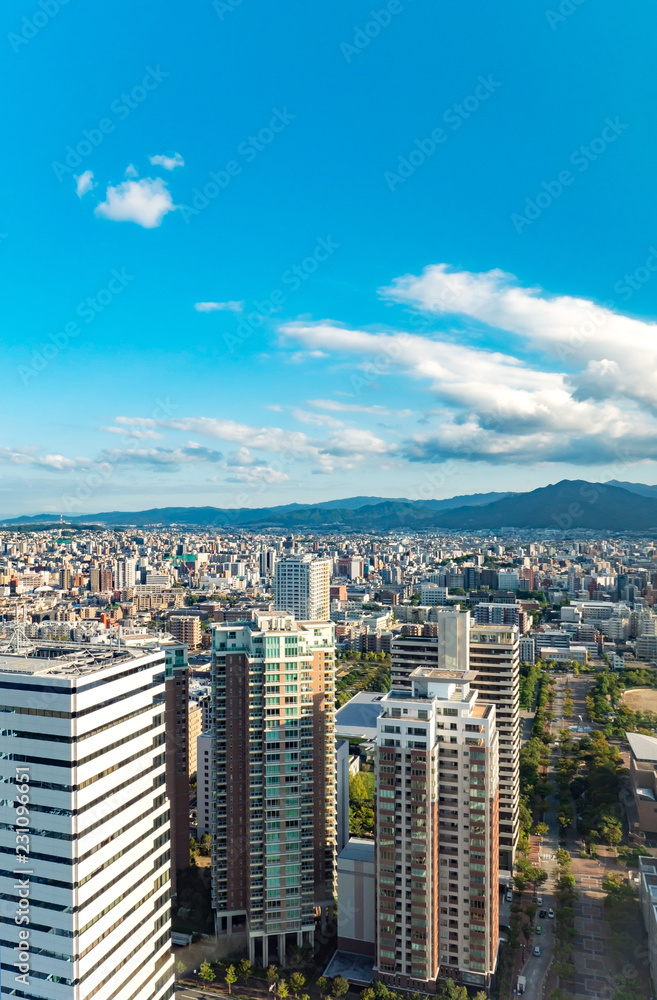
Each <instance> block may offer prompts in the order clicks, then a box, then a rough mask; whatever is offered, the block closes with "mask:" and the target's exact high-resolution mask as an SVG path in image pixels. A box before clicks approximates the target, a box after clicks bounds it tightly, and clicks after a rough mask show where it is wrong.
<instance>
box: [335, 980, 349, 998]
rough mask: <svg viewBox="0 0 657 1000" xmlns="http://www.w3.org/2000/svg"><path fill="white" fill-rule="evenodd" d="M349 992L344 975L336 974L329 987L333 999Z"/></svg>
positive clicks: (344, 995)
mask: <svg viewBox="0 0 657 1000" xmlns="http://www.w3.org/2000/svg"><path fill="white" fill-rule="evenodd" d="M348 992H349V983H348V982H347V980H346V979H345V978H344V976H336V977H335V979H334V980H333V987H332V989H331V995H332V996H334V997H335V1000H341V998H342V997H346V995H347V993H348Z"/></svg>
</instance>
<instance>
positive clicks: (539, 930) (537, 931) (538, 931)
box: [534, 924, 543, 934]
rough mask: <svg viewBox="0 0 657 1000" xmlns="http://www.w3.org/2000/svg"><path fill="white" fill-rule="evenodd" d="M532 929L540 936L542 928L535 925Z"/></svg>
mask: <svg viewBox="0 0 657 1000" xmlns="http://www.w3.org/2000/svg"><path fill="white" fill-rule="evenodd" d="M534 929H535V931H536V933H537V934H542V933H543V928H542V927H541V925H540V924H536V927H535V928H534Z"/></svg>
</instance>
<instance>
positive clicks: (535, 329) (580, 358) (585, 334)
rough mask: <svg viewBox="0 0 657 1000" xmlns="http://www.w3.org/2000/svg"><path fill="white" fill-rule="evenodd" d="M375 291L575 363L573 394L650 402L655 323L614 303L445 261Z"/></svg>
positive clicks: (654, 389)
mask: <svg viewBox="0 0 657 1000" xmlns="http://www.w3.org/2000/svg"><path fill="white" fill-rule="evenodd" d="M619 284H620V285H621V286H622V287H621V292H620V293H619V294H622V292H623V283H622V282H617V285H619ZM624 287H625V288H626V289H627V286H624ZM381 294H382V295H383V296H384V297H386V298H388V299H391V300H393V301H396V302H401V303H404V304H408V305H412V306H415V307H417V308H419V309H422V310H424V311H426V312H429V313H436V314H447V313H458V314H461V315H465V316H467V317H470V318H471V319H473V320H475V321H477V322H484V323H487V324H488V325H489V326H491V327H495V328H497V329H500V330H505V331H507V332H508V333H510V334H512V335H513V336H515V337H516V338H517V342H518V345H519V347H520V348H521V349H523V348H526V347H529V348H532V349H534V350H538V351H541V352H542V353H543V354H544V355H547V357H548V358H549V359H550V361H551V362H552V363H555V362H556V363H561V364H562V365H564V366H565V367H566V368H568V369H571V370H572V369H573V368H575V369H580V370H581V374H578V373H575V374H569V375H568V376H567V378H568V382H569V385H570V386H572V388H573V389H574V390H575V394H576V395H577V396H578V397H581V398H587V397H590V398H594V399H596V398H607V399H608V398H610V397H611V396H617V397H626V398H627V399H632V400H636V401H639V402H641V403H642V404H644V405H646V406H649V407H651V408H653V407H654V406H655V399H656V398H657V323H652V322H648V321H646V320H641V319H635V318H633V317H630V316H624V315H622V314H621V313H619V312H617V311H615V310H616V306H615V303H614V302H606V303H605V304H604V305H597V304H596V303H595V302H593V301H591V300H589V299H584V298H578V297H575V296H570V295H550V294H548V293H546V292H544V291H542V289H539V288H521V287H519V286H518V284H517V280H516V278H515V277H514V276H513V275H511V274H506V273H505V272H504V271H500V270H493V271H488V272H486V273H484V274H473V273H470V272H467V271H458V272H452V271H449V270H448V266H447V265H446V264H437V265H434V266H432V267H428V268H426V269H425V271H424V272H423V273H422V275H421V276H419V277H418V276H415V275H405V276H404V277H402V278H397V279H396V280H395V281H394V282H393V284H392V286H390V287H389V288H384V289H382V290H381ZM626 298H627V296H626Z"/></svg>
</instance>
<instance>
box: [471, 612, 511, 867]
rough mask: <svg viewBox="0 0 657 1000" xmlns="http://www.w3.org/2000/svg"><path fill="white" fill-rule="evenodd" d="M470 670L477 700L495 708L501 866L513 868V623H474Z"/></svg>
mask: <svg viewBox="0 0 657 1000" xmlns="http://www.w3.org/2000/svg"><path fill="white" fill-rule="evenodd" d="M470 669H471V670H472V671H473V672H474V673H475V675H476V676H475V680H474V681H473V684H474V685H475V686H476V687H477V689H478V691H479V697H480V699H481V700H482V701H483V702H485V703H486V704H489V705H495V707H496V709H497V729H498V732H499V739H500V867H501V868H502V869H503V870H504V871H510V872H512V871H513V865H514V861H515V853H516V846H517V844H518V828H519V822H518V811H519V806H520V639H519V634H518V629H517V628H516V627H514V626H512V625H475V626H474V627H473V629H472V631H471V633H470Z"/></svg>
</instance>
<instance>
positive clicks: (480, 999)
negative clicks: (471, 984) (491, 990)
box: [474, 990, 488, 1000]
mask: <svg viewBox="0 0 657 1000" xmlns="http://www.w3.org/2000/svg"><path fill="white" fill-rule="evenodd" d="M474 1000H488V994H487V993H484V991H483V990H479V992H478V993H475V996H474Z"/></svg>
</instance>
